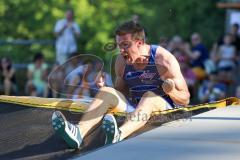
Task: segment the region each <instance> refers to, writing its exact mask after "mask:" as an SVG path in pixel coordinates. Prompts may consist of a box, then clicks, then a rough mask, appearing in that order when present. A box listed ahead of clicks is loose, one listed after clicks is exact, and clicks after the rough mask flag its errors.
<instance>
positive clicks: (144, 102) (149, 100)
mask: <svg viewBox="0 0 240 160" xmlns="http://www.w3.org/2000/svg"><path fill="white" fill-rule="evenodd" d="M168 105H169V104H168V102H167V101H166V100H165V99H164V98H162V97H160V96H158V95H156V94H155V93H153V92H150V91H148V92H146V93H145V94H144V95H143V97H142V98H141V100H140V102H139V104H138V106H137V108H136V110H135V111H134V112H133V113H130V114H129V115H128V117H127V120H126V122H125V123H124V124H123V125H122V126H121V127H120V128H119V129H120V131H121V137H120V140H122V139H124V138H126V137H127V136H129V135H130V134H131V133H133V132H134V131H136V130H138V129H140V128H141V127H143V126H144V125H145V124H146V123H147V121H148V120H149V119H150V117H151V114H152V112H154V111H163V110H166V109H167V107H168Z"/></svg>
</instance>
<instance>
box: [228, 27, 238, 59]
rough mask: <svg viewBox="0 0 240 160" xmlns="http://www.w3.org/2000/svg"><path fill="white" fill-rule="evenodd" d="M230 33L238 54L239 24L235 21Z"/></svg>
mask: <svg viewBox="0 0 240 160" xmlns="http://www.w3.org/2000/svg"><path fill="white" fill-rule="evenodd" d="M230 33H231V34H232V44H233V45H234V46H235V47H236V49H237V52H238V54H240V53H239V52H240V36H239V24H237V23H234V24H233V25H232V26H231V30H230Z"/></svg>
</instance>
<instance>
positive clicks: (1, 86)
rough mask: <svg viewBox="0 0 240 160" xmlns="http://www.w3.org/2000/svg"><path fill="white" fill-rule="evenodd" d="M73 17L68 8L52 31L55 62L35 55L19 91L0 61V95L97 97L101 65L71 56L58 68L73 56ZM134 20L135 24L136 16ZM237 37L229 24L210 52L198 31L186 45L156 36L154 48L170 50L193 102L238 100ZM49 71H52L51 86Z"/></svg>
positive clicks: (75, 32)
mask: <svg viewBox="0 0 240 160" xmlns="http://www.w3.org/2000/svg"><path fill="white" fill-rule="evenodd" d="M73 16H74V14H73V11H72V10H69V11H67V12H66V18H65V19H62V20H59V21H58V22H57V23H56V26H55V28H54V34H55V35H56V38H57V41H56V42H57V43H56V60H57V62H56V63H55V64H47V63H46V62H45V60H44V54H42V53H41V52H39V53H36V54H35V56H34V57H33V61H32V63H31V64H29V65H28V66H27V71H26V73H25V76H26V82H25V86H24V87H23V88H24V89H22V88H21V87H19V86H18V85H17V84H18V83H17V78H16V72H17V68H14V67H13V64H12V61H11V59H9V58H7V57H0V58H1V65H0V94H5V95H29V96H39V97H55V98H57V97H62V94H61V93H63V91H64V93H67V94H65V95H67V96H66V97H68V98H79V97H82V96H90V97H93V96H94V95H95V94H96V93H97V86H96V85H95V80H96V79H97V77H98V76H99V74H100V73H99V71H101V69H102V67H103V66H102V64H101V63H100V62H97V61H95V62H90V61H85V60H83V61H82V60H81V59H79V58H75V59H74V58H73V59H71V60H70V61H69V63H67V64H68V65H67V66H66V65H65V66H64V67H61V65H62V64H64V63H65V62H66V61H67V59H68V58H70V57H74V56H76V51H77V47H76V45H77V44H76V40H75V38H78V37H79V36H80V27H79V26H78V25H77V24H76V23H75V22H74V19H73ZM133 20H134V21H136V17H134V19H133ZM136 23H137V22H136ZM238 33H239V25H238V24H233V25H232V26H231V29H230V31H229V33H226V34H224V35H219V36H220V38H219V40H218V42H215V43H214V44H213V46H212V48H211V49H208V48H207V47H206V46H205V45H204V39H202V38H201V35H200V34H199V33H193V34H192V35H190V37H189V38H190V41H189V42H188V41H185V40H183V39H182V37H180V36H178V35H176V36H174V37H171V38H169V37H161V38H160V40H159V45H160V46H162V47H164V48H166V49H167V50H169V51H170V52H171V53H172V54H173V55H174V56H175V57H176V58H177V60H178V62H179V64H180V67H181V70H182V73H183V75H184V77H185V79H186V81H187V84H188V86H189V90H190V93H191V102H192V103H199V102H200V103H204V102H211V101H215V100H219V99H222V98H225V97H229V96H237V97H239V98H240V86H239V85H240V84H239V82H238V81H239V79H240V78H239V77H240V72H239V69H238V68H240V67H239V66H240V37H239V34H238ZM70 42H71V43H70ZM60 64H61V65H60ZM49 73H54V74H53V76H51V78H50V80H51V82H50V83H49V81H48V77H49ZM101 74H103V75H104V77H105V80H106V84H107V85H108V86H113V83H112V78H111V76H110V74H109V73H106V72H101ZM23 90H24V91H23Z"/></svg>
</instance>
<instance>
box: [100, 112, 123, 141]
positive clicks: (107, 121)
mask: <svg viewBox="0 0 240 160" xmlns="http://www.w3.org/2000/svg"><path fill="white" fill-rule="evenodd" d="M102 129H103V131H104V132H105V134H106V140H105V144H112V143H116V142H119V141H120V135H121V132H120V130H119V129H118V126H117V122H116V119H115V118H114V116H113V115H112V114H106V115H105V116H104V117H103V122H102Z"/></svg>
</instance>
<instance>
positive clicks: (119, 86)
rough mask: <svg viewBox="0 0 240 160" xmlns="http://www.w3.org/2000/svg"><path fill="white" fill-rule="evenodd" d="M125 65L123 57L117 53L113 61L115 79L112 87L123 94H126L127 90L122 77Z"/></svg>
mask: <svg viewBox="0 0 240 160" xmlns="http://www.w3.org/2000/svg"><path fill="white" fill-rule="evenodd" d="M125 66H126V63H125V60H124V58H123V57H122V55H119V56H118V57H117V60H116V63H115V73H116V80H115V84H114V88H115V89H116V90H118V91H120V92H121V93H122V94H124V95H125V96H127V95H128V90H127V87H126V84H125V82H124V79H123V74H124V69H125Z"/></svg>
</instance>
